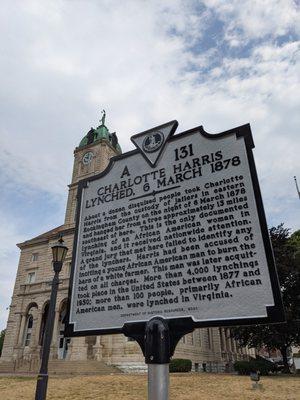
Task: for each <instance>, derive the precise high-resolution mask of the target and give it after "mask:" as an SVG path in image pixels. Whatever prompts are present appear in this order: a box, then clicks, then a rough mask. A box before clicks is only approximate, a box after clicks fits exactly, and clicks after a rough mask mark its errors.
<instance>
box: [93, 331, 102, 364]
mask: <svg viewBox="0 0 300 400" xmlns="http://www.w3.org/2000/svg"><path fill="white" fill-rule="evenodd" d="M94 359H95V360H97V361H100V360H102V344H101V336H97V337H96V343H95V344H94Z"/></svg>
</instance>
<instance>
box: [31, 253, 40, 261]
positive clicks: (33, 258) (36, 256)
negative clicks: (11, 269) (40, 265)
mask: <svg viewBox="0 0 300 400" xmlns="http://www.w3.org/2000/svg"><path fill="white" fill-rule="evenodd" d="M38 258H39V253H32V256H31V261H37V260H38Z"/></svg>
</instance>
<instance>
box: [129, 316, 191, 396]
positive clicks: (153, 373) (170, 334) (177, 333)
mask: <svg viewBox="0 0 300 400" xmlns="http://www.w3.org/2000/svg"><path fill="white" fill-rule="evenodd" d="M193 330H194V323H193V321H192V320H191V319H190V318H187V319H185V320H184V321H182V320H177V321H170V320H166V319H164V318H162V317H153V318H152V319H150V321H147V322H146V323H144V324H141V323H128V324H125V325H124V328H123V330H122V332H123V333H124V335H125V336H127V337H131V338H133V339H135V340H136V341H137V342H138V344H139V345H140V347H141V350H142V352H143V354H144V356H145V363H146V364H147V365H148V400H168V399H169V364H170V360H171V357H172V356H173V354H174V351H175V348H176V346H177V344H178V342H179V340H180V339H181V338H182V337H183V336H184V335H186V334H187V333H190V332H193Z"/></svg>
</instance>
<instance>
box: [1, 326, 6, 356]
mask: <svg viewBox="0 0 300 400" xmlns="http://www.w3.org/2000/svg"><path fill="white" fill-rule="evenodd" d="M4 337H5V329H3V331H1V333H0V356H1V354H2V347H3V342H4Z"/></svg>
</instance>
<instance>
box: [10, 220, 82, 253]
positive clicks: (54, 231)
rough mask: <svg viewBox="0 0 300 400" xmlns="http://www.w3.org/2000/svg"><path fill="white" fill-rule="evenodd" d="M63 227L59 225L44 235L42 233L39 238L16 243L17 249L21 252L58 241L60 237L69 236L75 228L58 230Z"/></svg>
mask: <svg viewBox="0 0 300 400" xmlns="http://www.w3.org/2000/svg"><path fill="white" fill-rule="evenodd" d="M63 226H64V225H59V226H58V227H56V228H53V229H51V230H50V231H47V232H45V233H42V234H41V235H39V236H36V237H34V238H32V239H29V240H26V241H25V242H21V243H17V247H19V249H21V250H22V249H24V248H26V247H30V246H35V245H37V244H43V243H48V242H49V241H50V240H52V239H56V238H57V239H58V238H59V237H60V235H64V236H66V235H71V234H73V233H74V232H75V227H71V228H65V229H59V228H61V227H63Z"/></svg>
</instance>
